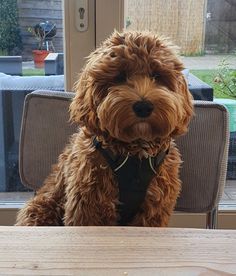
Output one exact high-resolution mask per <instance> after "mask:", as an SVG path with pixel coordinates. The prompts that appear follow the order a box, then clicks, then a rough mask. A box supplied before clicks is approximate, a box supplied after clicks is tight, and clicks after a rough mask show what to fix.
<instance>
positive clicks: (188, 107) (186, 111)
mask: <svg viewBox="0 0 236 276" xmlns="http://www.w3.org/2000/svg"><path fill="white" fill-rule="evenodd" d="M177 83H178V84H177V85H178V88H177V89H178V93H179V94H180V95H181V96H182V107H183V109H182V116H181V120H180V121H179V124H178V126H176V128H175V130H174V131H173V132H172V135H173V136H178V135H182V134H184V133H186V132H187V130H188V125H189V122H190V120H191V118H192V116H193V114H194V112H193V97H192V95H191V93H190V92H189V90H188V85H187V82H186V79H185V77H184V75H183V74H182V73H180V75H179V77H178V81H177Z"/></svg>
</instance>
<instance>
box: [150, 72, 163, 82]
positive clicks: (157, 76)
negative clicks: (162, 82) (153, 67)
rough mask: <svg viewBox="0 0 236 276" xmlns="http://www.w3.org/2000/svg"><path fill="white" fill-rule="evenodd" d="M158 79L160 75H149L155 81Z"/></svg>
mask: <svg viewBox="0 0 236 276" xmlns="http://www.w3.org/2000/svg"><path fill="white" fill-rule="evenodd" d="M160 77H161V75H160V74H159V73H153V74H152V75H151V78H153V79H155V80H156V81H157V80H158V79H160Z"/></svg>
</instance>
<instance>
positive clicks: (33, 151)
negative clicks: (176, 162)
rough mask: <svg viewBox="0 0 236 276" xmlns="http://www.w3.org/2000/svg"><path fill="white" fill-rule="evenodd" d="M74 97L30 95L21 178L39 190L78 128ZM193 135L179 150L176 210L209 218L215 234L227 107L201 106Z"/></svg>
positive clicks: (223, 176) (184, 138)
mask: <svg viewBox="0 0 236 276" xmlns="http://www.w3.org/2000/svg"><path fill="white" fill-rule="evenodd" d="M73 96H74V93H67V92H52V91H36V92H33V93H31V94H29V95H27V97H26V100H25V106H24V113H23V120H22V128H21V139H20V175H21V179H22V182H23V184H24V185H25V186H27V187H30V188H32V189H34V190H37V189H38V188H39V187H40V186H41V185H42V182H43V180H44V179H45V177H46V176H47V175H48V174H49V172H50V169H51V165H52V164H53V163H55V162H57V157H58V155H59V154H60V152H61V151H62V150H63V148H64V146H65V144H66V143H67V141H68V137H69V135H70V134H72V133H73V132H75V131H76V126H75V125H72V124H70V123H69V122H68V120H69V114H68V106H69V103H70V101H71V99H72V98H73ZM194 105H195V113H196V116H195V117H194V118H193V120H192V122H191V124H190V128H189V132H188V134H187V135H185V136H182V137H180V138H179V139H178V140H177V144H178V146H179V148H180V152H181V153H182V158H183V161H184V162H183V167H182V170H181V179H182V181H183V185H182V192H181V195H180V197H179V199H178V202H177V206H176V210H177V211H184V212H191V213H193V212H194V213H206V214H207V222H206V228H216V225H217V207H218V203H219V200H220V198H221V195H222V193H223V190H224V185H225V179H226V169H227V158H228V141H229V129H228V113H227V110H226V109H225V108H224V106H222V105H219V104H215V103H213V102H202V101H196V102H195V103H194Z"/></svg>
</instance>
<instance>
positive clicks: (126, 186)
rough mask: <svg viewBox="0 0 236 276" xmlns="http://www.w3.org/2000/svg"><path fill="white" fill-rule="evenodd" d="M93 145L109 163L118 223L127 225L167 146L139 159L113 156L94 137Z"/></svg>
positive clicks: (136, 209)
mask: <svg viewBox="0 0 236 276" xmlns="http://www.w3.org/2000/svg"><path fill="white" fill-rule="evenodd" d="M93 144H94V146H95V147H96V149H98V150H99V151H100V152H101V154H102V155H103V157H104V158H105V160H106V161H107V163H108V164H109V165H110V167H111V169H112V170H113V173H114V175H115V177H116V179H117V182H118V188H119V201H120V203H121V204H120V205H119V207H118V212H119V216H120V220H119V224H120V225H127V224H128V223H129V222H130V221H131V220H132V219H133V218H134V216H135V215H136V214H137V212H138V211H139V210H140V206H141V204H142V203H143V201H144V199H145V196H146V191H147V189H148V186H149V184H150V182H151V180H152V178H153V177H154V176H155V175H156V174H157V171H158V169H159V167H160V166H161V164H162V163H163V161H164V159H165V157H166V155H167V154H168V152H169V148H168V149H167V150H166V151H161V152H160V153H158V154H157V155H156V156H153V157H152V156H149V158H144V159H141V160H140V159H139V158H138V157H137V156H129V155H127V156H117V157H116V156H114V155H113V154H112V152H111V151H109V150H107V149H103V148H102V145H101V143H100V142H98V141H97V139H96V138H95V139H94V141H93Z"/></svg>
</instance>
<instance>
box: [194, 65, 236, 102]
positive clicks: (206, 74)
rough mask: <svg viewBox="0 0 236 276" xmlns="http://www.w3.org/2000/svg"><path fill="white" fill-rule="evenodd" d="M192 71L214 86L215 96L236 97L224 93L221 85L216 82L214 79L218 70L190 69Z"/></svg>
mask: <svg viewBox="0 0 236 276" xmlns="http://www.w3.org/2000/svg"><path fill="white" fill-rule="evenodd" d="M190 72H191V73H192V74H193V75H195V76H196V77H198V78H199V79H200V80H202V81H204V82H205V83H207V84H209V85H210V86H211V87H213V90H214V97H215V98H227V99H235V97H231V96H229V95H226V94H225V93H223V92H222V90H221V89H220V87H219V86H218V85H217V84H216V83H215V82H214V79H215V77H216V76H217V70H190Z"/></svg>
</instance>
